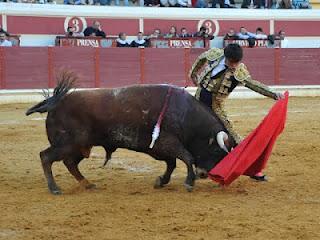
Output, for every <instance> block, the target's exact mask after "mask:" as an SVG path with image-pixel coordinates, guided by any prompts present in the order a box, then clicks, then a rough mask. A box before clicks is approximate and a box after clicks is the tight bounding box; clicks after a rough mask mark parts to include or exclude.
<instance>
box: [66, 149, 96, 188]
mask: <svg viewBox="0 0 320 240" xmlns="http://www.w3.org/2000/svg"><path fill="white" fill-rule="evenodd" d="M83 158H84V157H83V155H82V154H81V153H78V154H73V155H71V156H69V157H68V158H65V159H64V160H63V163H64V165H65V166H66V167H67V169H68V170H69V172H70V173H71V174H72V176H74V178H75V179H76V180H77V181H78V182H79V183H80V185H82V186H84V187H85V188H87V189H91V188H95V187H96V185H95V184H92V183H90V182H89V181H88V180H87V179H86V178H85V177H84V176H83V175H82V174H81V172H80V170H79V168H78V164H79V163H80V162H81V160H82V159H83Z"/></svg>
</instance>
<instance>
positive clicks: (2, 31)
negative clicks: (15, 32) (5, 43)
mask: <svg viewBox="0 0 320 240" xmlns="http://www.w3.org/2000/svg"><path fill="white" fill-rule="evenodd" d="M0 33H5V34H6V36H7V37H9V36H10V34H9V33H8V32H7V31H5V30H4V29H3V28H2V26H1V25H0Z"/></svg>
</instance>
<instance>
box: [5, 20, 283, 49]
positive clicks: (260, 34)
mask: <svg viewBox="0 0 320 240" xmlns="http://www.w3.org/2000/svg"><path fill="white" fill-rule="evenodd" d="M9 36H10V35H9V33H8V32H6V31H5V30H4V29H2V27H1V25H0V46H12V43H11V42H10V41H9V40H8V37H9ZM65 36H66V37H101V38H106V36H107V35H106V33H105V32H104V30H103V29H102V26H101V24H100V22H99V21H97V20H96V21H93V23H92V26H89V27H87V28H86V29H85V30H84V31H83V33H78V32H76V31H75V28H74V27H73V26H69V27H68V28H67V32H66V35H65ZM169 38H179V39H181V38H189V39H190V38H203V39H205V40H212V39H214V36H212V35H210V34H209V33H208V29H207V28H206V27H205V26H202V27H200V29H199V31H197V32H195V33H191V32H189V31H188V30H187V28H185V27H182V28H181V29H180V31H178V30H177V27H176V26H171V27H170V28H169V30H168V32H167V33H164V34H163V33H161V30H160V29H158V28H156V29H154V31H153V32H152V33H151V34H150V35H147V36H144V34H143V33H142V32H138V33H137V36H136V38H135V39H133V40H128V39H127V35H126V33H124V32H120V33H119V35H118V38H117V39H116V40H115V41H116V46H117V47H150V39H169ZM223 39H224V40H246V41H248V45H249V47H253V46H255V41H256V40H267V41H269V44H268V45H269V46H270V47H272V46H273V44H274V42H275V40H281V45H282V47H287V45H288V41H287V39H286V38H285V32H284V31H283V30H280V31H279V32H278V33H277V34H269V35H268V34H266V33H264V31H263V29H262V28H261V27H258V28H257V29H256V31H255V33H252V32H249V31H248V30H247V29H246V28H245V27H240V29H239V32H236V30H235V29H234V28H230V29H229V30H228V32H227V33H226V34H225V36H224V38H223Z"/></svg>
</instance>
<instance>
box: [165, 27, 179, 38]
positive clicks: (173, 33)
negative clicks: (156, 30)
mask: <svg viewBox="0 0 320 240" xmlns="http://www.w3.org/2000/svg"><path fill="white" fill-rule="evenodd" d="M163 37H165V38H176V37H179V35H178V33H177V27H176V26H171V27H170V30H169V33H167V34H166V35H164V36H163Z"/></svg>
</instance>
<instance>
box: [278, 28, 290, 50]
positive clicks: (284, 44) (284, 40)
mask: <svg viewBox="0 0 320 240" xmlns="http://www.w3.org/2000/svg"><path fill="white" fill-rule="evenodd" d="M275 39H278V40H281V48H287V47H288V45H289V42H288V39H287V38H286V33H285V31H283V30H280V31H279V32H278V35H277V36H276V37H275Z"/></svg>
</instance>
